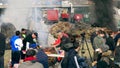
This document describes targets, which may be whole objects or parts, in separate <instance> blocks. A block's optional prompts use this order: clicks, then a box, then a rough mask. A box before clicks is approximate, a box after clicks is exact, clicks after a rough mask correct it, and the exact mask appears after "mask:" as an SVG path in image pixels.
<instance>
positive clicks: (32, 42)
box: [22, 34, 36, 50]
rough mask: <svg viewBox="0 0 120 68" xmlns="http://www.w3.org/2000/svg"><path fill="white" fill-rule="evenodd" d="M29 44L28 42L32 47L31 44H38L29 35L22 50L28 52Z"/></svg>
mask: <svg viewBox="0 0 120 68" xmlns="http://www.w3.org/2000/svg"><path fill="white" fill-rule="evenodd" d="M27 42H28V43H29V44H30V45H31V44H36V42H35V41H34V39H33V38H32V34H29V35H28V36H26V38H24V40H23V47H22V50H26V46H27Z"/></svg>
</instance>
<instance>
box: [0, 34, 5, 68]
mask: <svg viewBox="0 0 120 68" xmlns="http://www.w3.org/2000/svg"><path fill="white" fill-rule="evenodd" d="M5 41H6V37H5V36H4V35H3V34H2V33H0V68H4V53H5V46H6V43H5Z"/></svg>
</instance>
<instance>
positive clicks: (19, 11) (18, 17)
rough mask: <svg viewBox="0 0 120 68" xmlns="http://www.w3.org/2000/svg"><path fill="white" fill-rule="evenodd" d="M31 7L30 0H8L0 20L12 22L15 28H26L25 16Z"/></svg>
mask: <svg viewBox="0 0 120 68" xmlns="http://www.w3.org/2000/svg"><path fill="white" fill-rule="evenodd" d="M31 9H32V1H31V0H8V6H7V8H6V10H5V12H4V15H3V16H2V17H1V18H2V21H3V22H10V23H12V24H13V25H14V26H15V27H16V28H17V29H21V28H28V23H27V17H28V16H29V13H30V11H31Z"/></svg>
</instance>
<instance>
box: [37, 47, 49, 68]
mask: <svg viewBox="0 0 120 68" xmlns="http://www.w3.org/2000/svg"><path fill="white" fill-rule="evenodd" d="M36 58H37V61H38V62H40V63H41V64H43V66H44V68H49V64H48V56H47V54H45V52H44V51H43V49H38V53H37V54H36Z"/></svg>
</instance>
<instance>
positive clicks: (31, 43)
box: [21, 32, 38, 59]
mask: <svg viewBox="0 0 120 68" xmlns="http://www.w3.org/2000/svg"><path fill="white" fill-rule="evenodd" d="M37 37H38V33H36V32H34V33H32V34H29V35H27V36H26V38H24V40H23V47H22V57H21V59H24V58H25V52H26V50H27V49H29V48H36V46H37V44H36V40H37Z"/></svg>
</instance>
